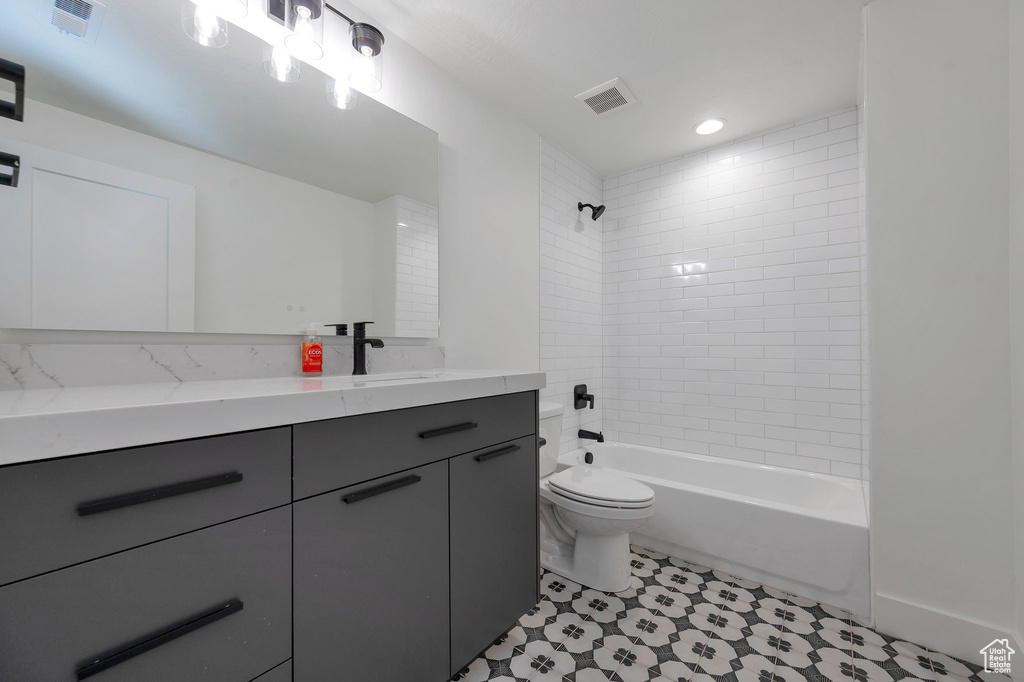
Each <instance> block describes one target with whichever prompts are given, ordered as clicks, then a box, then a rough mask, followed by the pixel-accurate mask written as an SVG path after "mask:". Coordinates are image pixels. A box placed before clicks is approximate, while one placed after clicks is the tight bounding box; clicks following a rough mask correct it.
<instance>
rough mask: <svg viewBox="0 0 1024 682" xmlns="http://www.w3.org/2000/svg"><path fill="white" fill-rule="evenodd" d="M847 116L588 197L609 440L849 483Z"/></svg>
mask: <svg viewBox="0 0 1024 682" xmlns="http://www.w3.org/2000/svg"><path fill="white" fill-rule="evenodd" d="M858 132H859V126H858V114H857V110H856V109H850V110H847V111H843V112H839V113H836V114H834V115H831V116H828V115H824V116H819V117H815V118H813V119H808V120H806V121H801V122H798V123H796V124H794V125H790V126H787V127H784V128H780V129H777V130H773V131H767V132H766V133H764V134H761V135H756V136H753V137H750V138H747V139H744V140H741V141H739V142H735V143H731V144H729V145H727V146H722V147H717V148H715V149H711V150H710V151H706V152H701V153H699V154H693V155H690V156H686V157H683V158H680V159H676V160H673V161H669V162H666V163H662V164H659V165H654V166H648V167H646V168H642V169H640V170H636V171H632V172H630V173H625V174H623V175H619V176H617V177H613V178H609V179H607V180H605V182H604V201H605V203H606V204H607V206H608V211H607V213H605V227H604V233H603V237H604V249H603V251H604V297H605V298H604V303H605V319H604V323H605V332H604V333H605V392H606V393H607V395H608V400H607V401H606V404H605V415H604V416H605V428H606V431H607V434H608V435H610V436H611V437H612V438H614V439H615V440H621V441H625V442H631V443H639V444H643V445H651V446H655V447H665V448H670V449H674V450H683V451H687V452H695V453H699V454H710V455H714V456H719V457H727V458H731V459H740V460H745V461H750V462H758V463H766V464H772V465H776V466H783V467H791V468H796V469H803V470H808V471H815V472H820V473H831V474H836V475H840V476H851V477H855V478H860V477H862V476H863V475H864V471H865V469H866V464H867V462H866V461H865V460H864V458H863V453H862V436H861V433H862V413H863V404H862V403H863V396H862V391H861V388H862V386H861V372H862V366H861V360H862V352H861V328H862V320H861V314H862V311H861V302H862V299H863V292H862V286H863V277H862V265H863V262H862V258H861V256H862V249H863V244H864V234H863V231H862V229H861V228H862V225H861V223H862V219H861V214H860V211H861V201H862V197H863V186H862V185H861V184H860V182H859V180H860V176H859V155H858Z"/></svg>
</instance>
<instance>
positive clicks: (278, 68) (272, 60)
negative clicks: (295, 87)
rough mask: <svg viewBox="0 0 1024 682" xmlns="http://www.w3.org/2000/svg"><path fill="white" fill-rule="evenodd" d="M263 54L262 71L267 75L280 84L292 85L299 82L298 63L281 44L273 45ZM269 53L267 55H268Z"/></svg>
mask: <svg viewBox="0 0 1024 682" xmlns="http://www.w3.org/2000/svg"><path fill="white" fill-rule="evenodd" d="M265 49H266V50H267V52H264V53H263V55H264V61H263V70H264V71H266V72H267V75H268V76H270V77H271V78H273V79H274V80H276V81H281V82H282V83H294V82H295V81H297V80H299V63H298V62H297V61H295V60H294V59H292V55H291V52H289V51H288V48H287V47H285V46H284V45H282V44H278V45H275V46H274V47H273V49H272V50H271V49H270V46H269V45H268V46H267V47H266V48H265ZM268 52H269V54H268Z"/></svg>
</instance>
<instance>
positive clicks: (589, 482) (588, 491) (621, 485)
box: [547, 466, 654, 509]
mask: <svg viewBox="0 0 1024 682" xmlns="http://www.w3.org/2000/svg"><path fill="white" fill-rule="evenodd" d="M547 482H548V485H549V488H550V490H551V492H552V493H555V494H557V495H559V496H561V497H565V498H568V499H570V500H576V501H577V502H583V503H585V504H592V505H595V506H598V507H617V508H619V509H642V508H644V507H650V506H651V505H652V504H654V491H653V490H651V489H650V488H648V487H647V486H646V485H644V484H643V483H640V482H639V481H634V480H633V479H631V478H626V477H625V476H617V475H615V474H613V473H611V472H608V471H604V470H602V469H598V468H596V467H591V466H574V467H569V468H568V469H565V470H564V471H560V472H558V473H556V474H552V475H551V476H550V477H549V478H548V479H547Z"/></svg>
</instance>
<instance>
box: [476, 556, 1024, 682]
mask: <svg viewBox="0 0 1024 682" xmlns="http://www.w3.org/2000/svg"><path fill="white" fill-rule="evenodd" d="M632 549H633V554H632V557H631V561H632V566H631V569H632V572H633V575H632V576H631V579H630V587H629V588H627V589H626V590H623V591H621V592H619V593H614V594H609V593H605V592H600V591H598V590H593V589H589V588H586V587H584V586H582V585H579V584H578V583H575V582H573V581H570V580H566V579H564V578H562V577H560V576H557V575H555V574H553V573H549V572H545V573H544V575H543V576H542V580H541V592H542V595H543V597H542V599H541V601H540V602H539V603H538V604H537V605H536V606H534V607H533V608H532V609H530V611H529V612H527V613H526V614H524V615H523V616H522V617H521V618H520V619H519V621H518V623H517V624H516V625H515V626H514V627H513V628H512V629H511V630H510V631H509V632H508V633H507V636H506V637H505V638H504V639H503V640H502V641H499V642H497V643H495V644H494V645H492V646H491V647H489V648H488V649H487V651H485V652H484V653H483V654H482V655H481V656H480V657H479V658H478V659H477V660H475V661H473V662H472V664H471V665H470V666H469V668H468V671H467V672H466V673H465V674H464V677H463V679H462V682H483V681H484V680H506V681H507V682H533V681H537V682H544V681H545V680H548V681H554V682H608V681H609V680H611V681H612V682H776V681H777V682H902V681H903V680H907V681H908V682H913V681H914V680H926V681H928V682H1008V679H1009V678H1007V677H1005V676H995V675H991V676H985V677H984V678H982V677H980V676H979V674H978V673H979V671H980V667H978V666H977V665H972V664H970V663H966V662H964V661H960V660H958V659H955V658H952V657H950V656H946V655H944V654H941V653H939V652H935V651H930V650H928V649H926V648H924V647H920V646H917V645H915V644H913V643H910V642H904V641H902V640H897V639H894V638H892V637H888V636H886V635H884V634H882V633H879V632H876V631H875V630H873V629H872V628H870V627H866V626H864V625H861V624H858V621H857V619H856V618H854V617H853V616H851V614H849V613H847V612H845V611H843V610H841V609H837V608H835V607H832V606H829V605H826V604H819V603H817V602H815V601H813V600H811V599H807V598H804V597H799V596H796V595H791V594H788V593H786V592H784V591H782V590H778V589H776V588H773V587H770V586H762V585H758V584H756V583H753V582H751V581H748V580H742V579H740V578H736V577H734V576H731V575H729V574H728V573H725V572H723V571H712V570H710V569H708V568H706V567H703V566H697V565H694V564H690V563H687V562H685V561H682V560H680V559H677V558H675V557H668V556H665V555H664V554H660V553H658V552H651V551H648V550H645V549H643V548H641V547H635V546H634V547H633V548H632Z"/></svg>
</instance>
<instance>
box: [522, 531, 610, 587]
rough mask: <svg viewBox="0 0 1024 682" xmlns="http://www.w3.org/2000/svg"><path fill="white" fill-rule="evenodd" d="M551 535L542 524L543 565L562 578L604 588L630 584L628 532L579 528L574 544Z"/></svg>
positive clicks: (541, 554) (541, 562)
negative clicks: (594, 531)
mask: <svg viewBox="0 0 1024 682" xmlns="http://www.w3.org/2000/svg"><path fill="white" fill-rule="evenodd" d="M545 535H548V533H547V529H546V528H545V527H544V526H543V524H542V525H541V552H540V565H541V566H542V567H543V568H545V569H547V570H549V571H551V572H552V573H557V574H558V575H560V576H562V577H563V578H567V579H569V580H572V581H573V582H577V583H579V584H581V585H583V586H585V587H590V588H593V589H595V590H600V591H601V592H621V591H623V590H625V589H628V588H629V586H630V573H629V533H620V534H618V535H587V534H584V533H579V532H577V534H576V540H575V542H574V543H573V544H572V545H568V544H567V543H563V542H559V541H558V540H557V539H555V538H553V537H550V536H549V537H545Z"/></svg>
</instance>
